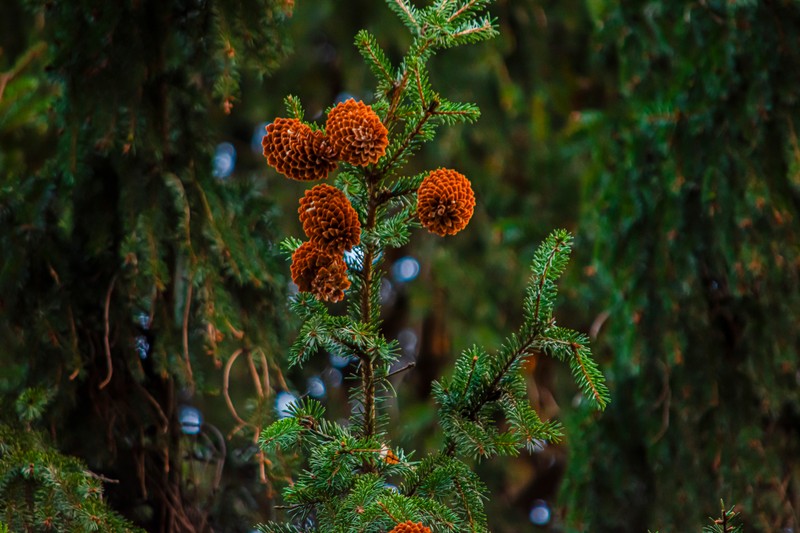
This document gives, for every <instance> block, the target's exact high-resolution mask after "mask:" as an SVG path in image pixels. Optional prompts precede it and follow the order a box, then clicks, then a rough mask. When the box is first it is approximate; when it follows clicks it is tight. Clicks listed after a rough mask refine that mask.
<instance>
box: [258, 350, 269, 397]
mask: <svg viewBox="0 0 800 533" xmlns="http://www.w3.org/2000/svg"><path fill="white" fill-rule="evenodd" d="M258 355H260V356H261V376H262V379H263V380H264V382H263V385H264V391H265V394H267V395H269V394H270V392H271V391H272V387H270V384H269V368H268V363H267V356H266V354H265V353H264V350H262V349H259V350H258Z"/></svg>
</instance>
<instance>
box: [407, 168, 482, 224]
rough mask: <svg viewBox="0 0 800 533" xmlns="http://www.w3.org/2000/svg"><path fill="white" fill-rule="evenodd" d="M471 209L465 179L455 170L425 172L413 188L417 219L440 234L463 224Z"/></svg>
mask: <svg viewBox="0 0 800 533" xmlns="http://www.w3.org/2000/svg"><path fill="white" fill-rule="evenodd" d="M474 208H475V193H473V192H472V185H470V182H469V180H468V179H467V178H466V177H465V176H464V175H463V174H461V173H459V172H456V171H455V170H449V169H446V168H440V169H438V170H434V171H433V172H431V173H430V174H428V175H427V176H426V177H425V179H424V180H422V184H421V185H420V186H419V190H418V191H417V215H418V216H419V221H420V222H421V223H422V225H423V226H425V228H427V229H428V231H430V232H431V233H435V234H437V235H439V236H441V237H444V236H445V235H455V234H456V233H458V232H459V231H461V230H462V229H464V228H465V227H466V226H467V223H468V222H469V219H470V218H472V212H473V210H474Z"/></svg>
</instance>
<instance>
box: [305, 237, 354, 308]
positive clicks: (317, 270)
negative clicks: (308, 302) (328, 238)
mask: <svg viewBox="0 0 800 533" xmlns="http://www.w3.org/2000/svg"><path fill="white" fill-rule="evenodd" d="M291 271H292V281H294V282H295V283H296V284H297V287H298V288H299V289H300V291H301V292H310V293H311V294H313V295H314V296H316V297H317V299H319V300H323V301H326V302H338V301H341V300H342V299H343V298H344V291H345V290H347V289H348V288H349V287H350V280H349V279H347V265H345V263H344V259H342V257H341V256H339V255H337V254H332V253H329V252H327V251H325V250H321V249H320V248H317V247H316V246H315V245H314V244H313V243H311V242H304V243H303V244H302V245H301V246H300V247H299V248H298V249H297V250H295V251H294V253H293V254H292V268H291Z"/></svg>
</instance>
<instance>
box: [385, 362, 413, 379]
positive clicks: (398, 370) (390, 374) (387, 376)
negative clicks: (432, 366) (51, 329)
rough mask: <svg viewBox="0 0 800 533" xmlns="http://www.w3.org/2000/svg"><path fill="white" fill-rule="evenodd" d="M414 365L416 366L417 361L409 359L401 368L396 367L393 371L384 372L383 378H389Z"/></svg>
mask: <svg viewBox="0 0 800 533" xmlns="http://www.w3.org/2000/svg"><path fill="white" fill-rule="evenodd" d="M415 366H417V363H415V362H414V361H411V362H410V363H408V364H407V365H406V366H404V367H403V368H398V369H397V370H395V371H394V372H389V373H388V374H386V376H385V379H389V378H390V377H392V376H396V375H397V374H401V373H403V372H405V371H406V370H411V369H412V368H414V367H415Z"/></svg>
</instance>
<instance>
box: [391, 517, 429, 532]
mask: <svg viewBox="0 0 800 533" xmlns="http://www.w3.org/2000/svg"><path fill="white" fill-rule="evenodd" d="M388 533H431V530H430V528H427V527H425V526H424V525H422V522H417V523H416V524H415V523H414V522H412V521H411V520H406V521H405V522H403V523H402V524H397V525H396V526H394V528H393V529H392V530H391V531H389V532H388Z"/></svg>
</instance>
